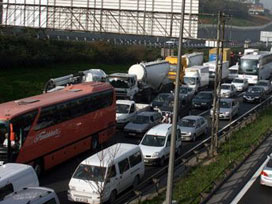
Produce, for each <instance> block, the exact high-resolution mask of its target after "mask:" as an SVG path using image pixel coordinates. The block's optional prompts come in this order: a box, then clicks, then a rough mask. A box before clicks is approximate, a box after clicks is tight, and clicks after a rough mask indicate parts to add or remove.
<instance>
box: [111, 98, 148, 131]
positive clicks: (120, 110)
mask: <svg viewBox="0 0 272 204" xmlns="http://www.w3.org/2000/svg"><path fill="white" fill-rule="evenodd" d="M146 110H150V105H149V104H137V103H135V101H130V100H117V101H116V122H117V126H118V127H124V126H125V125H126V124H127V123H128V122H130V121H132V120H133V119H134V118H135V116H136V114H137V113H139V112H142V111H146Z"/></svg>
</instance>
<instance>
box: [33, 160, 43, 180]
mask: <svg viewBox="0 0 272 204" xmlns="http://www.w3.org/2000/svg"><path fill="white" fill-rule="evenodd" d="M33 169H34V171H35V172H36V174H37V176H38V177H40V176H41V175H42V173H43V163H42V161H41V160H37V161H35V162H34V165H33Z"/></svg>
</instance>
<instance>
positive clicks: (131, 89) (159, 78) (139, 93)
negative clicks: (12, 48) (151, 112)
mask: <svg viewBox="0 0 272 204" xmlns="http://www.w3.org/2000/svg"><path fill="white" fill-rule="evenodd" d="M169 67H170V65H169V63H168V62H167V61H165V60H160V61H153V62H147V63H140V64H134V65H132V66H131V67H130V68H129V70H128V73H114V74H111V75H109V76H108V80H109V82H110V83H111V85H112V86H113V87H114V88H115V91H116V96H117V98H120V99H130V100H133V99H135V98H136V97H137V98H141V99H145V101H146V102H148V103H149V102H150V101H151V99H152V94H153V93H159V92H169V91H170V90H171V89H172V88H173V83H172V82H171V81H170V80H169V79H168V77H167V75H168V71H169Z"/></svg>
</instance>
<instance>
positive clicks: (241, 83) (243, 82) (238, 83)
mask: <svg viewBox="0 0 272 204" xmlns="http://www.w3.org/2000/svg"><path fill="white" fill-rule="evenodd" d="M231 84H233V85H234V86H235V88H236V89H237V91H244V90H246V89H247V88H248V81H247V79H240V78H235V79H233V81H232V82H231Z"/></svg>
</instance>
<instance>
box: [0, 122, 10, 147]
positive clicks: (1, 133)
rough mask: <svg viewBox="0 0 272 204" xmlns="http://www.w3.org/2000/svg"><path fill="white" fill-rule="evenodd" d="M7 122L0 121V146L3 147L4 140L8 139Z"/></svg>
mask: <svg viewBox="0 0 272 204" xmlns="http://www.w3.org/2000/svg"><path fill="white" fill-rule="evenodd" d="M8 130H9V128H8V122H7V121H3V120H0V145H3V143H4V141H5V139H6V138H7V137H8V135H9V132H8Z"/></svg>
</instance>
